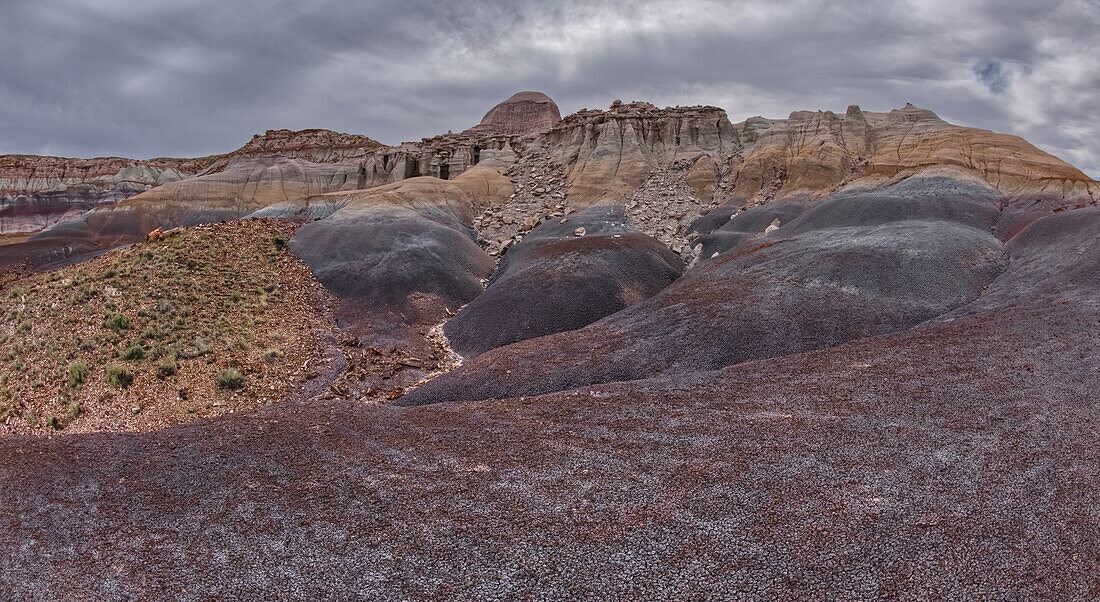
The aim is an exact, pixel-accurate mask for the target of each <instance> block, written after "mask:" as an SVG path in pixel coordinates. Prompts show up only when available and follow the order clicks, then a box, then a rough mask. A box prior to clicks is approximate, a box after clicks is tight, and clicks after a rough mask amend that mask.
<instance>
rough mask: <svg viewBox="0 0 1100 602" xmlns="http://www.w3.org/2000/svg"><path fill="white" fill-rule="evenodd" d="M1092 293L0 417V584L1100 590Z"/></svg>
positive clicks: (1098, 323) (599, 590)
mask: <svg viewBox="0 0 1100 602" xmlns="http://www.w3.org/2000/svg"><path fill="white" fill-rule="evenodd" d="M1098 329H1100V307H1098V306H1097V304H1096V303H1091V304H1089V303H1081V304H1075V305H1059V306H1052V305H1050V304H1045V303H1040V302H1038V301H1037V302H1036V303H1035V304H1033V305H1020V306H1016V307H1014V308H1012V309H1010V310H1000V311H996V312H988V313H984V314H979V315H976V316H970V317H968V318H966V319H962V320H956V321H954V322H949V323H943V324H936V325H930V326H928V327H924V328H920V329H917V330H915V331H912V332H909V333H905V334H900V335H894V336H891V337H883V338H876V339H863V340H860V341H856V342H853V343H849V344H847V345H843V346H841V347H838V348H835V349H830V350H824V351H818V352H812V353H808V354H802V355H797V356H791V357H786V358H780V359H774V360H765V361H758V362H751V363H746V364H741V365H738V366H733V367H730V368H727V369H724V370H720V371H714V372H704V373H696V374H693V375H686V376H676V377H664V378H661V379H654V380H646V381H635V382H631V383H615V384H609V385H603V386H600V387H595V388H591V389H586V390H583V391H573V392H565V393H559V394H555V395H550V396H544V397H536V398H526V399H511V400H492V401H485V402H480V403H468V404H454V405H443V406H441V405H436V406H424V407H418V408H395V407H366V406H362V405H358V404H354V403H350V402H336V401H333V402H307V403H302V404H295V403H287V404H276V405H273V406H269V407H265V408H263V409H261V410H258V411H254V412H249V413H238V414H236V415H234V416H231V417H225V418H219V419H213V420H208V421H200V422H197V423H193V424H191V425H187V426H182V427H177V428H173V429H169V430H165V431H161V432H157V433H142V434H92V435H73V436H65V437H58V438H53V439H50V440H41V439H33V438H21V437H9V438H5V439H2V440H0V597H3V598H5V599H24V598H26V599H36V598H37V599H56V598H59V597H70V596H72V597H81V596H82V597H92V598H119V597H122V598H131V597H136V598H163V597H172V598H181V599H202V598H207V597H219V598H226V597H229V598H298V599H301V598H315V597H320V598H346V597H361V598H374V599H438V598H440V597H454V598H465V599H472V598H482V599H562V598H572V599H576V598H583V597H593V598H601V599H606V598H613V599H686V598H690V599H697V598H713V597H721V598H761V597H768V598H775V597H779V598H802V599H822V598H847V599H852V598H856V599H869V598H884V597H898V598H905V599H928V598H945V597H946V598H955V599H972V598H997V599H1005V598H1045V599H1095V598H1096V597H1097V596H1098V595H1100V533H1098V531H1097V529H1096V525H1097V524H1100V503H1098V502H1100V500H1098V493H1100V487H1098V485H1100V452H1098V450H1100V428H1098V427H1100V424H1098V422H1100V419H1098V416H1100V414H1098V413H1097V410H1098V409H1100V408H1098V407H1097V405H1098V401H1100V400H1098V399H1097V396H1096V394H1095V393H1096V391H1097V390H1100V353H1098V351H1100V349H1098V347H1100V342H1098V340H1097V337H1096V333H1097V331H1098Z"/></svg>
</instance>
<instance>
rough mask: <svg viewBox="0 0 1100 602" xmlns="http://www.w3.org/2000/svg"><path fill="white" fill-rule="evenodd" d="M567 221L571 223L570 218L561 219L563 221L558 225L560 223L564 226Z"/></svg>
mask: <svg viewBox="0 0 1100 602" xmlns="http://www.w3.org/2000/svg"><path fill="white" fill-rule="evenodd" d="M567 221H569V218H568V217H563V218H561V221H560V222H558V223H560V224H564V223H565V222H567Z"/></svg>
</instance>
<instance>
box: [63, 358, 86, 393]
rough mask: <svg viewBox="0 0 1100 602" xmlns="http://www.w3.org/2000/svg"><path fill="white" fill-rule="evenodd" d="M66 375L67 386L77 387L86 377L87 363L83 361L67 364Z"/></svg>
mask: <svg viewBox="0 0 1100 602" xmlns="http://www.w3.org/2000/svg"><path fill="white" fill-rule="evenodd" d="M68 375H69V386H70V387H79V386H80V385H82V384H84V381H85V380H87V378H88V364H85V363H84V362H73V363H71V364H69V369H68Z"/></svg>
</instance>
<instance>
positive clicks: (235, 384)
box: [218, 368, 244, 389]
mask: <svg viewBox="0 0 1100 602" xmlns="http://www.w3.org/2000/svg"><path fill="white" fill-rule="evenodd" d="M243 387H244V375H243V374H241V371H240V370H237V369H236V368H226V369H224V370H222V371H221V372H218V388H219V389H241V388H243Z"/></svg>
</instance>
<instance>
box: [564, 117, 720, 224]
mask: <svg viewBox="0 0 1100 602" xmlns="http://www.w3.org/2000/svg"><path fill="white" fill-rule="evenodd" d="M543 141H544V144H545V145H547V146H548V147H549V148H550V152H551V157H552V160H553V161H554V162H555V163H558V164H560V165H563V166H565V169H566V173H567V175H568V177H569V178H570V180H571V184H570V186H569V192H568V196H569V198H570V199H571V200H572V201H573V203H574V204H576V205H578V206H591V205H595V204H599V203H601V202H605V201H621V200H624V199H625V198H626V197H627V196H629V195H630V194H631V193H632V192H634V191H635V190H637V189H638V187H639V186H641V184H642V182H644V181H645V180H646V178H647V177H648V176H649V174H650V173H651V172H652V171H653V170H655V169H660V168H665V167H667V166H668V165H670V164H671V163H673V162H674V161H677V160H682V159H690V160H695V159H697V158H698V157H700V156H702V155H711V156H724V155H726V154H728V153H730V152H733V151H734V150H737V149H738V148H739V147H738V146H737V141H736V140H735V137H734V132H733V128H732V125H731V124H730V122H729V119H728V118H727V117H726V113H725V111H723V110H722V109H719V108H717V107H670V108H666V109H658V108H657V107H655V106H653V105H651V104H649V103H643V102H632V103H629V104H622V103H618V104H614V105H612V106H611V109H610V110H608V111H589V110H582V111H579V112H577V113H574V114H573V115H570V116H568V117H566V118H565V119H563V120H562V122H561V123H560V124H559V125H557V126H556V127H554V128H553V129H552V130H550V132H548V133H547V134H546V135H545V136H543Z"/></svg>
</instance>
